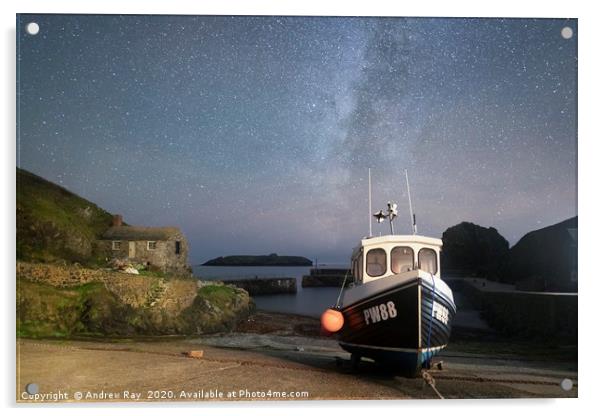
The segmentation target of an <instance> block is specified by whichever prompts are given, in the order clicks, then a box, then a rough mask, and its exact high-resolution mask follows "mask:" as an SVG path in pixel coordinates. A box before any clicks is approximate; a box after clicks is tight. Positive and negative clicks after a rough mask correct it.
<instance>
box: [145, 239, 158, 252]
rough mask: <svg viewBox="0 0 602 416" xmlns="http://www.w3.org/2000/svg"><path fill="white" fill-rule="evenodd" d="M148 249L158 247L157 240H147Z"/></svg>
mask: <svg viewBox="0 0 602 416" xmlns="http://www.w3.org/2000/svg"><path fill="white" fill-rule="evenodd" d="M146 249H147V250H156V249H157V242H156V241H147V242H146Z"/></svg>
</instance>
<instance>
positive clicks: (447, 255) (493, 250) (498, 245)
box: [441, 222, 508, 280]
mask: <svg viewBox="0 0 602 416" xmlns="http://www.w3.org/2000/svg"><path fill="white" fill-rule="evenodd" d="M442 240H443V249H442V252H441V266H442V270H443V273H444V274H446V273H454V272H455V271H458V272H461V273H462V274H463V275H475V276H481V277H488V278H493V279H496V280H497V279H499V278H500V271H501V267H502V265H503V264H504V262H505V260H506V257H507V256H508V241H507V240H506V239H505V238H504V237H502V236H501V235H500V234H499V233H498V231H497V230H496V229H495V228H493V227H489V228H485V227H481V226H479V225H476V224H473V223H470V222H462V223H460V224H458V225H454V226H453V227H450V228H448V229H447V230H445V231H444V232H443V238H442Z"/></svg>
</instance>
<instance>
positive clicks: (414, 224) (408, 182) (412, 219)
mask: <svg viewBox="0 0 602 416" xmlns="http://www.w3.org/2000/svg"><path fill="white" fill-rule="evenodd" d="M404 172H405V174H406V186H407V188H408V201H409V202H410V223H411V224H412V233H413V234H414V235H416V233H417V232H418V227H417V226H416V215H415V214H414V210H413V209H412V196H411V195H410V181H409V179H408V170H407V169H404Z"/></svg>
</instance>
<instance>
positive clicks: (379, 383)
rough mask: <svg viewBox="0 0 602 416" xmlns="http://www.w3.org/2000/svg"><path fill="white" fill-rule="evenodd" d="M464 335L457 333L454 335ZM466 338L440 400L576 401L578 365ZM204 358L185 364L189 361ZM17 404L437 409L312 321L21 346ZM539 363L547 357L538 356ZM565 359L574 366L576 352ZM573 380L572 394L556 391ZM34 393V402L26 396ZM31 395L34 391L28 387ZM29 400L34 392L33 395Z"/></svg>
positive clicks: (265, 316) (449, 362)
mask: <svg viewBox="0 0 602 416" xmlns="http://www.w3.org/2000/svg"><path fill="white" fill-rule="evenodd" d="M460 333H461V331H460ZM489 338H491V339H488V336H487V335H481V334H480V333H474V332H471V333H470V334H468V335H466V336H463V337H460V338H459V340H458V341H457V342H456V343H455V344H454V343H453V342H450V346H449V348H447V349H446V350H444V352H443V353H442V354H441V355H440V357H439V359H440V360H443V367H442V369H441V370H439V369H433V370H431V371H430V374H431V375H432V376H433V377H434V379H435V383H436V388H437V390H438V391H439V392H440V394H441V395H442V396H443V397H445V398H516V397H524V398H533V397H577V363H576V359H575V360H573V359H568V360H567V359H566V357H565V355H567V354H564V353H563V352H562V349H561V350H560V351H561V352H560V355H558V354H556V355H554V354H548V355H547V356H546V354H538V353H537V351H534V350H533V348H531V347H530V346H529V345H523V346H521V345H519V346H515V345H514V344H507V343H504V342H499V340H496V339H495V338H492V337H489ZM201 350H202V351H203V357H202V358H190V357H188V356H186V355H185V353H186V352H190V351H201ZM17 352H18V357H17V358H18V360H17V401H18V402H21V403H24V402H25V403H31V402H41V401H46V402H53V401H54V400H55V399H58V401H61V402H79V401H84V402H90V401H92V402H112V401H113V402H114V401H175V400H183V401H186V400H189V401H204V400H225V401H233V400H266V401H268V400H272V401H273V400H337V399H344V400H373V399H394V400H399V399H413V398H414V399H437V398H438V396H437V394H436V393H435V391H434V390H433V389H431V388H430V387H429V386H428V385H426V384H425V382H424V381H423V380H422V379H420V378H418V379H407V378H404V377H399V376H396V375H395V374H391V373H390V372H388V371H387V369H384V368H382V367H380V366H378V365H376V364H375V363H373V362H370V361H362V362H361V363H360V364H359V366H358V367H357V368H355V369H354V368H352V367H351V365H350V363H349V354H348V353H345V352H344V351H343V350H342V349H340V347H339V346H338V344H337V343H336V341H335V340H334V339H333V338H328V337H323V336H319V322H318V321H317V320H316V319H314V318H305V317H299V316H292V315H284V314H275V313H264V312H259V313H257V314H255V315H254V316H253V317H251V319H250V320H249V321H248V322H245V323H243V324H242V325H240V326H239V327H238V328H237V329H236V331H235V332H233V333H228V334H215V335H210V336H203V337H196V338H188V339H183V338H180V339H174V338H153V339H146V340H141V339H138V340H131V339H128V340H115V339H112V340H68V341H66V340H32V339H19V340H17ZM542 355H543V356H542ZM567 356H570V357H572V356H573V355H572V352H569V354H568V355H567ZM563 379H570V380H572V382H573V387H572V388H571V389H570V390H569V391H565V390H563V389H562V388H561V387H560V383H561V381H562V380H563ZM30 383H35V384H36V385H37V387H38V396H31V395H28V394H27V393H24V392H25V391H26V386H27V385H28V384H30ZM30 390H31V387H30ZM33 390H35V387H34V389H33Z"/></svg>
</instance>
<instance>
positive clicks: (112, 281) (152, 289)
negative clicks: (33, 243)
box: [17, 262, 197, 313]
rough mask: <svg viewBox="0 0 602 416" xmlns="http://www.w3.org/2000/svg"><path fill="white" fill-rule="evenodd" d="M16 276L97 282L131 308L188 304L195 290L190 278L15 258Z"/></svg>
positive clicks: (58, 283) (55, 282)
mask: <svg viewBox="0 0 602 416" xmlns="http://www.w3.org/2000/svg"><path fill="white" fill-rule="evenodd" d="M17 278H23V279H26V280H29V281H31V282H36V283H44V284H47V285H50V286H54V287H60V288H70V287H76V286H80V285H82V284H86V283H94V282H101V283H104V285H105V287H106V288H107V289H108V290H110V291H111V292H112V293H114V294H115V295H116V296H117V297H118V298H119V299H120V300H121V301H122V302H123V303H125V304H128V305H130V306H132V307H135V308H138V307H155V306H157V307H158V308H161V309H164V310H167V311H169V312H170V313H178V312H179V311H181V310H183V309H185V308H187V307H189V306H190V305H192V302H193V300H194V297H195V296H196V291H197V282H196V281H195V280H192V279H190V280H188V279H162V278H158V277H152V276H140V275H135V274H127V273H120V272H116V271H112V270H103V269H86V268H82V267H77V266H61V265H54V264H43V263H26V262H17Z"/></svg>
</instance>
